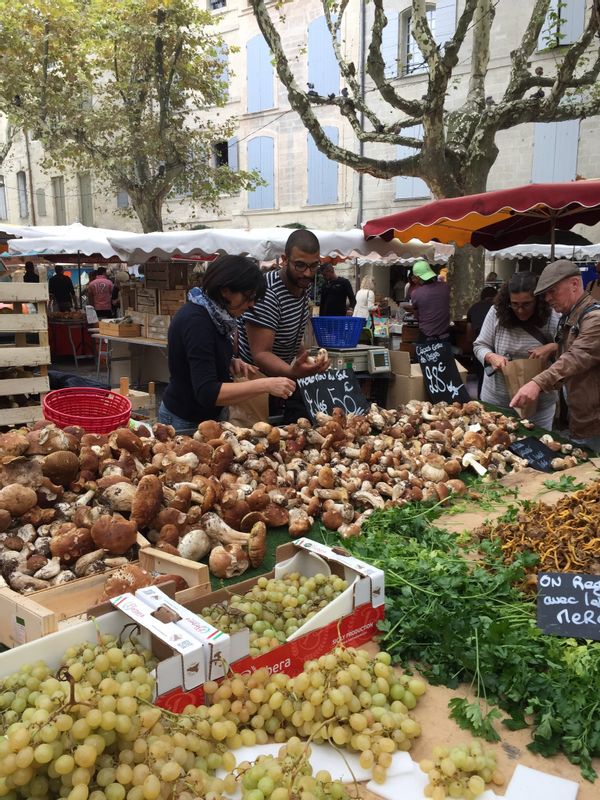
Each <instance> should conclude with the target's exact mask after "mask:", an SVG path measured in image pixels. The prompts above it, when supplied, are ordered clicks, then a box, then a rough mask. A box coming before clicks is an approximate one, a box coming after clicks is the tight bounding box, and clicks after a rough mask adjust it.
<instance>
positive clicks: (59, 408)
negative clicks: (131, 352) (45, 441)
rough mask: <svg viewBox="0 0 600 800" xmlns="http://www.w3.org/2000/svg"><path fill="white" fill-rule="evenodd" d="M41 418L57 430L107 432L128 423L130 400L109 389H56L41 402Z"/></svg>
mask: <svg viewBox="0 0 600 800" xmlns="http://www.w3.org/2000/svg"><path fill="white" fill-rule="evenodd" d="M42 409H43V412H44V418H45V419H47V420H49V421H50V422H54V423H55V424H56V425H58V426H59V428H66V427H68V426H69V425H79V426H80V427H82V428H84V430H86V431H87V432H88V433H110V432H111V431H114V430H116V428H120V427H122V426H124V425H127V424H128V422H129V417H130V416H131V401H130V400H129V399H128V398H127V397H124V396H123V395H122V394H116V393H115V392H111V391H110V390H109V389H86V388H82V387H76V388H73V389H56V390H55V391H53V392H48V394H47V395H46V396H45V397H44V400H43V403H42Z"/></svg>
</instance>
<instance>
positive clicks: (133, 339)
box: [92, 333, 167, 349]
mask: <svg viewBox="0 0 600 800" xmlns="http://www.w3.org/2000/svg"><path fill="white" fill-rule="evenodd" d="M92 339H108V340H110V341H111V342H124V343H126V344H139V345H141V346H142V347H162V348H163V349H166V347H167V340H166V339H146V337H145V336H108V335H107V334H106V333H92Z"/></svg>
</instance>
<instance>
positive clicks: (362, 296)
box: [352, 275, 377, 323]
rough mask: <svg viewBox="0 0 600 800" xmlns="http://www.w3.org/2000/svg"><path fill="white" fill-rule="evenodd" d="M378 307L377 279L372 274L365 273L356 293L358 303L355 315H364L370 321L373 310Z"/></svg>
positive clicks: (355, 307)
mask: <svg viewBox="0 0 600 800" xmlns="http://www.w3.org/2000/svg"><path fill="white" fill-rule="evenodd" d="M376 308H377V304H376V303H375V281H374V280H373V276H372V275H365V277H364V278H363V279H362V281H361V282H360V289H359V290H358V292H357V293H356V305H355V306H354V311H353V312H352V316H353V317H363V318H364V319H366V320H367V323H368V321H369V320H370V317H371V312H372V311H374V310H375V309H376Z"/></svg>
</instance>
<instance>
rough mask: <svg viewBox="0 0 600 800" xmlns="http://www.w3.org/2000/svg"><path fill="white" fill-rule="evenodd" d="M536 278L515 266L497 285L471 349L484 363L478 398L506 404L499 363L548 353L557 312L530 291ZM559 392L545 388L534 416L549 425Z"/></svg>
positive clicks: (500, 364) (541, 356)
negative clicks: (499, 286)
mask: <svg viewBox="0 0 600 800" xmlns="http://www.w3.org/2000/svg"><path fill="white" fill-rule="evenodd" d="M537 283H538V278H537V275H534V274H533V272H516V273H515V274H514V275H513V276H512V278H511V279H510V281H509V282H508V283H507V284H504V286H503V287H502V288H501V289H500V291H499V292H498V295H497V297H496V302H495V304H494V306H493V308H491V309H490V310H489V311H488V313H487V316H486V317H485V319H484V321H483V325H482V328H481V332H480V334H479V336H478V337H477V339H476V340H475V342H474V343H473V353H474V355H475V357H476V358H477V359H478V360H479V362H480V363H481V364H482V365H483V367H484V368H486V369H485V374H484V377H483V384H482V387H481V394H480V398H481V400H482V401H483V402H484V403H493V404H494V405H496V406H501V407H502V408H508V407H509V405H510V404H511V403H510V401H511V397H510V395H509V392H508V389H507V387H506V382H505V380H504V376H503V374H502V368H503V367H505V366H506V364H507V363H508V361H509V360H514V359H518V358H527V359H528V358H544V359H547V358H549V357H550V356H551V355H552V353H553V351H554V346H553V344H552V343H553V341H554V337H555V335H556V330H557V328H558V319H559V317H558V314H556V312H554V311H552V309H551V308H550V307H549V306H548V304H547V303H546V302H545V300H544V298H543V297H541V296H536V295H535V294H534V292H535V288H536V285H537ZM557 401H558V395H557V393H556V392H555V391H547V392H544V393H543V394H542V395H541V396H540V398H539V401H538V406H537V409H536V411H535V412H534V413H533V414H531V415H530V419H531V421H532V422H535V423H536V425H539V426H540V427H541V428H545V429H547V430H550V429H551V428H552V420H553V419H554V414H555V412H556V403H557Z"/></svg>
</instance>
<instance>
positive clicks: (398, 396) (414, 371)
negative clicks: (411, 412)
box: [386, 350, 467, 408]
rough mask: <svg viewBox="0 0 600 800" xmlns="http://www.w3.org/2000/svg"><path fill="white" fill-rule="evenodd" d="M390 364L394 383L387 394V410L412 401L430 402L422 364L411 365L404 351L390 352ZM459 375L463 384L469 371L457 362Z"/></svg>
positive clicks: (408, 356)
mask: <svg viewBox="0 0 600 800" xmlns="http://www.w3.org/2000/svg"><path fill="white" fill-rule="evenodd" d="M389 353H390V363H391V367H392V372H393V374H394V381H393V382H392V383H390V387H389V389H388V393H387V400H386V408H398V406H403V405H406V403H409V402H410V401H411V400H428V397H427V392H426V391H425V384H424V383H423V373H422V372H421V365H420V364H411V363H410V355H409V354H408V353H405V352H404V351H402V350H390V351H389ZM455 363H456V368H457V369H458V374H459V376H460V379H461V381H462V382H463V383H466V380H467V370H466V369H465V368H464V367H463V365H462V364H460V363H459V362H458V361H456V360H455Z"/></svg>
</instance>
